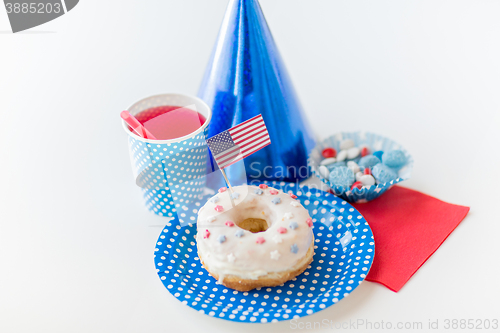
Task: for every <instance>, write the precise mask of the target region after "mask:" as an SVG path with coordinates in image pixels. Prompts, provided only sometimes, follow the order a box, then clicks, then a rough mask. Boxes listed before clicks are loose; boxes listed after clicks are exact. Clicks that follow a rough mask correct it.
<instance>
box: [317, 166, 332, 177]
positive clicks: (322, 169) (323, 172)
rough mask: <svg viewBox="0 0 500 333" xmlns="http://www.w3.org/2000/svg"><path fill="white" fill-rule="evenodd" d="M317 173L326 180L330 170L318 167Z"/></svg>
mask: <svg viewBox="0 0 500 333" xmlns="http://www.w3.org/2000/svg"><path fill="white" fill-rule="evenodd" d="M319 173H320V174H321V175H322V176H323V178H326V179H328V176H330V170H328V168H327V167H326V166H324V165H322V166H320V167H319Z"/></svg>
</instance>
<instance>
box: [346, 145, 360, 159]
mask: <svg viewBox="0 0 500 333" xmlns="http://www.w3.org/2000/svg"><path fill="white" fill-rule="evenodd" d="M359 154H361V150H360V149H359V148H358V147H352V148H349V149H348V150H347V158H348V159H353V158H356V157H358V156H359Z"/></svg>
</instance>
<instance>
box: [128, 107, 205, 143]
mask: <svg viewBox="0 0 500 333" xmlns="http://www.w3.org/2000/svg"><path fill="white" fill-rule="evenodd" d="M135 118H137V120H138V121H139V122H140V123H141V124H142V125H143V126H144V127H146V129H147V130H148V131H150V132H151V133H152V134H153V135H154V136H155V137H156V139H157V140H171V139H176V138H181V137H184V136H186V135H189V134H191V133H193V132H195V131H196V130H197V129H199V128H200V127H202V126H203V124H204V123H205V121H206V118H205V117H204V116H203V115H202V114H200V113H198V112H197V111H194V110H191V109H189V108H187V107H181V106H173V105H163V106H156V107H153V108H149V109H146V110H144V111H141V112H139V113H137V114H136V115H135ZM129 130H130V128H129Z"/></svg>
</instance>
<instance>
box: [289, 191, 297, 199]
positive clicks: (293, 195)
mask: <svg viewBox="0 0 500 333" xmlns="http://www.w3.org/2000/svg"><path fill="white" fill-rule="evenodd" d="M288 195H290V197H291V198H292V199H297V196H296V195H295V194H293V193H292V192H288Z"/></svg>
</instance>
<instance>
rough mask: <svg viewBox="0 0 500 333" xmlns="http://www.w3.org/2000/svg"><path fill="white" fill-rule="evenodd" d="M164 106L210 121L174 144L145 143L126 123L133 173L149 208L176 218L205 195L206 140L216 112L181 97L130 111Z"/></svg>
mask: <svg viewBox="0 0 500 333" xmlns="http://www.w3.org/2000/svg"><path fill="white" fill-rule="evenodd" d="M164 105H173V106H182V107H187V108H190V109H193V110H195V111H197V112H198V113H200V114H201V115H203V116H204V117H205V118H206V121H205V123H203V125H202V126H201V127H200V128H199V129H197V130H196V131H194V132H193V133H191V134H189V135H186V136H183V137H180V138H176V139H171V140H149V139H144V138H142V137H140V136H138V135H136V134H135V133H133V132H132V131H130V130H129V128H128V126H127V124H126V123H125V122H124V121H122V125H123V128H124V130H125V132H126V133H127V134H128V146H129V152H130V159H131V163H132V170H133V174H134V177H135V180H136V184H137V185H138V186H139V187H140V188H141V189H142V192H143V198H144V201H145V205H146V208H147V209H148V210H149V211H151V212H153V213H155V214H158V215H161V216H168V217H175V216H176V215H177V213H178V212H179V211H183V210H186V209H187V208H186V207H188V206H190V205H192V204H193V203H194V202H195V201H196V200H198V199H199V198H201V197H202V195H203V192H204V188H205V182H206V177H205V176H206V173H207V153H208V151H207V146H206V143H205V139H206V135H207V132H208V125H209V123H210V120H211V116H212V112H211V110H210V108H209V107H208V105H207V104H206V103H205V102H203V101H202V100H201V99H199V98H197V97H192V96H187V95H181V94H161V95H155V96H151V97H148V98H145V99H142V100H140V101H138V102H137V103H135V104H133V105H132V106H131V107H129V108H128V111H129V112H130V114H132V115H136V114H138V113H139V112H141V111H144V110H146V109H149V108H153V107H157V106H164Z"/></svg>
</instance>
